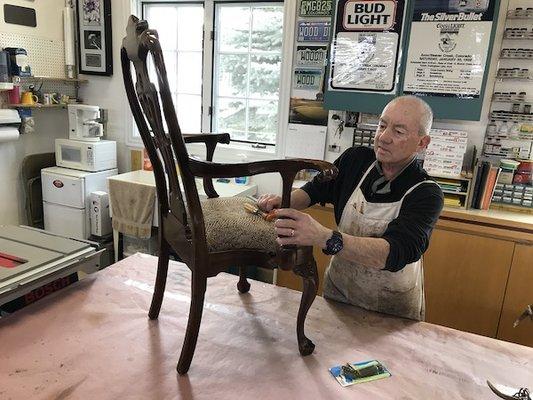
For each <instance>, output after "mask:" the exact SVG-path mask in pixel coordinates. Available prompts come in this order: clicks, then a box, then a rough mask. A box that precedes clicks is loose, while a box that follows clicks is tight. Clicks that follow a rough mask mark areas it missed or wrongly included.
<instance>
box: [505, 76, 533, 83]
mask: <svg viewBox="0 0 533 400" xmlns="http://www.w3.org/2000/svg"><path fill="white" fill-rule="evenodd" d="M496 80H498V81H500V82H502V81H517V82H520V81H522V82H533V79H532V78H531V77H530V76H529V77H527V78H512V77H506V78H502V77H501V76H497V77H496Z"/></svg>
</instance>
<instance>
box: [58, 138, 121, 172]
mask: <svg viewBox="0 0 533 400" xmlns="http://www.w3.org/2000/svg"><path fill="white" fill-rule="evenodd" d="M56 165H57V166H58V167H64V168H72V169H79V170H82V171H91V172H95V171H104V170H106V169H112V168H116V167H117V142H115V141H113V140H100V141H98V142H83V141H81V140H72V139H56Z"/></svg>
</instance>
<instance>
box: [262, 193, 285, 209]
mask: <svg viewBox="0 0 533 400" xmlns="http://www.w3.org/2000/svg"><path fill="white" fill-rule="evenodd" d="M257 206H258V207H259V208H260V209H261V210H262V211H265V212H270V211H272V210H273V209H275V208H279V207H280V206H281V196H278V195H276V194H264V195H262V196H260V197H259V199H257Z"/></svg>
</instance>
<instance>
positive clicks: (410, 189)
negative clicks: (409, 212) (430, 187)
mask: <svg viewBox="0 0 533 400" xmlns="http://www.w3.org/2000/svg"><path fill="white" fill-rule="evenodd" d="M424 183H432V184H434V185H437V186H438V185H439V184H438V183H437V182H435V181H432V180H431V179H426V180H424V181H422V182H418V183H417V184H416V185H413V186H411V187H410V188H409V189H408V190H407V192H405V194H404V195H403V197H402V199H401V200H400V201H401V203H400V207H401V205H402V204H403V200H404V199H405V197H406V196H408V195H409V194H410V193H411V192H413V191H414V190H415V189H416V188H417V187H419V186H420V185H423V184H424Z"/></svg>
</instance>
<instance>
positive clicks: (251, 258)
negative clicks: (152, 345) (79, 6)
mask: <svg viewBox="0 0 533 400" xmlns="http://www.w3.org/2000/svg"><path fill="white" fill-rule="evenodd" d="M126 33H127V34H126V37H125V38H124V40H123V42H122V48H121V61H122V71H123V76H124V84H125V87H126V93H127V96H128V100H129V104H130V107H131V110H132V113H133V116H134V118H135V121H136V124H137V127H138V129H139V132H140V134H141V137H142V140H143V143H144V145H145V147H146V149H147V151H148V154H149V157H150V161H151V162H152V165H153V170H154V174H155V179H156V190H157V196H158V199H159V216H160V218H159V221H160V223H159V261H158V269H157V277H156V283H155V289H154V294H153V298H152V304H151V306H150V311H149V317H150V318H151V319H156V318H157V317H158V315H159V310H160V308H161V303H162V300H163V294H164V290H165V282H166V276H167V268H168V260H169V253H170V252H171V251H174V252H175V253H176V254H178V256H179V257H180V258H181V260H182V261H183V262H184V263H185V264H186V265H187V266H188V267H189V269H190V270H191V272H192V280H191V281H192V282H191V304H190V311H189V321H188V324H187V330H186V333H185V339H184V343H183V348H182V351H181V356H180V358H179V361H178V365H177V371H178V373H179V374H185V373H187V371H188V369H189V366H190V364H191V361H192V357H193V354H194V350H195V347H196V341H197V338H198V330H199V328H200V321H201V317H202V310H203V303H204V294H205V290H206V285H207V278H209V277H213V276H216V275H217V274H218V273H219V272H222V271H225V270H226V269H227V268H228V267H230V266H235V267H239V276H240V277H239V282H238V284H237V288H238V290H239V291H240V292H241V293H246V292H248V290H249V289H250V284H249V283H248V281H247V279H246V266H252V265H255V266H262V267H269V268H276V267H280V268H283V269H286V270H290V269H292V270H293V272H294V273H295V274H298V275H299V276H301V277H302V278H303V283H304V290H303V294H302V299H301V303H300V308H299V311H298V319H297V329H296V331H297V338H298V348H299V351H300V353H301V354H302V355H308V354H311V353H312V352H313V350H314V344H313V343H312V342H311V340H309V339H308V338H307V337H306V336H305V334H304V322H305V318H306V315H307V311H308V310H309V307H310V306H311V304H312V302H313V300H314V298H315V296H316V290H317V287H318V275H317V270H316V264H315V261H314V259H313V255H312V247H295V246H292V247H288V248H285V247H283V248H280V247H279V246H277V244H276V241H275V239H276V234H275V232H274V227H273V225H272V223H271V222H266V221H264V220H262V219H261V218H259V217H257V216H255V215H251V214H248V213H246V212H245V210H244V203H246V202H250V200H249V199H247V198H243V197H240V198H239V197H237V198H235V197H233V198H218V195H217V193H216V191H215V189H214V187H213V184H212V181H211V178H222V177H238V176H252V175H256V174H262V173H272V172H278V173H279V174H281V177H282V180H283V196H282V206H283V207H288V206H289V204H290V192H291V187H292V184H293V181H294V177H295V175H296V173H297V172H298V171H300V170H302V169H313V170H317V171H320V176H322V177H323V178H324V179H331V178H332V177H334V176H335V175H336V173H337V170H336V169H335V167H334V166H333V165H332V164H330V163H327V162H325V161H315V160H302V159H293V160H272V161H261V162H252V163H243V164H217V163H213V162H210V160H212V157H213V153H214V150H215V147H216V145H217V143H229V140H230V138H229V135H228V134H200V135H193V136H191V135H183V134H182V133H181V130H180V127H179V124H178V120H177V117H176V113H175V109H174V105H173V102H172V95H171V93H170V90H169V86H168V81H167V76H166V70H165V64H164V61H163V55H162V51H161V47H160V44H159V40H158V35H157V32H156V31H155V30H150V29H148V23H147V22H146V21H140V20H139V19H138V18H136V17H135V16H131V17H130V18H129V22H128V26H127V29H126ZM150 55H151V56H152V58H153V62H154V67H155V71H156V74H157V85H156V84H154V83H152V82H151V81H150V78H149V74H148V67H147V58H148V57H149V56H150ZM131 63H133V65H134V70H135V77H136V83H135V84H134V83H133V78H132V71H131V69H130V67H131ZM161 107H162V111H163V114H161ZM163 117H164V120H165V121H166V125H167V127H168V134H166V133H165V131H164V128H163ZM191 142H202V143H205V145H206V147H207V159H208V161H199V160H196V159H192V158H190V157H189V156H188V154H187V149H186V147H185V143H191ZM176 163H177V166H178V170H177V169H176ZM195 177H202V178H203V185H204V190H205V192H206V194H207V195H208V197H209V198H208V199H207V200H204V201H200V199H199V197H198V191H197V187H196V183H195ZM182 189H183V191H184V193H185V198H184V197H183V196H182Z"/></svg>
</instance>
